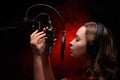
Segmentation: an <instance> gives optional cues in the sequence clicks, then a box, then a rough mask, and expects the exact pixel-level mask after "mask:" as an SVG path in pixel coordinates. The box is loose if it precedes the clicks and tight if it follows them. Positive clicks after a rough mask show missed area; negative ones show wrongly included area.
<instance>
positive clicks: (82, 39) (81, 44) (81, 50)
mask: <svg viewBox="0 0 120 80" xmlns="http://www.w3.org/2000/svg"><path fill="white" fill-rule="evenodd" d="M85 34H86V27H84V26H82V27H80V28H79V29H78V31H77V32H76V36H75V38H74V39H73V40H72V41H71V42H70V45H71V47H70V49H71V56H73V57H83V56H84V55H85V54H86V45H87V40H86V36H85Z"/></svg>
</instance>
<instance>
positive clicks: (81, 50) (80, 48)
mask: <svg viewBox="0 0 120 80" xmlns="http://www.w3.org/2000/svg"><path fill="white" fill-rule="evenodd" d="M73 48H74V49H73V54H74V55H75V56H78V57H80V56H83V55H85V53H86V44H81V43H79V44H76V45H74V47H73Z"/></svg>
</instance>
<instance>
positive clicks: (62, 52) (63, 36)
mask: <svg viewBox="0 0 120 80" xmlns="http://www.w3.org/2000/svg"><path fill="white" fill-rule="evenodd" d="M37 6H44V7H48V8H50V9H52V10H53V11H54V12H55V13H56V14H57V15H58V17H59V19H60V21H61V23H62V41H61V52H60V58H61V60H63V59H64V52H65V41H66V32H65V25H64V20H63V18H62V16H61V14H60V13H59V12H58V11H57V10H56V9H55V8H53V7H52V6H50V5H47V4H35V5H32V6H30V7H29V8H28V9H27V10H26V14H25V16H26V17H25V18H24V20H25V21H28V20H29V18H28V13H29V11H30V9H32V8H33V7H37Z"/></svg>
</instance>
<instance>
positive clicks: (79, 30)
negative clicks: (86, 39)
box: [76, 26, 86, 36]
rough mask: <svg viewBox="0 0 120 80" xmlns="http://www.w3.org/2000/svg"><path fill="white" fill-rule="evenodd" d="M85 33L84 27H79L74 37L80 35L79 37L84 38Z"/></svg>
mask: <svg viewBox="0 0 120 80" xmlns="http://www.w3.org/2000/svg"><path fill="white" fill-rule="evenodd" d="M85 32H86V27H84V26H81V27H80V28H79V29H78V31H77V32H76V35H78V36H79V35H80V36H84V35H85Z"/></svg>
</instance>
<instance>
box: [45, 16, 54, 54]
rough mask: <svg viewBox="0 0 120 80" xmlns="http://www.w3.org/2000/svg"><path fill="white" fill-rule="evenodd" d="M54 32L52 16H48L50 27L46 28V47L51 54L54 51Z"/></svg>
mask: <svg viewBox="0 0 120 80" xmlns="http://www.w3.org/2000/svg"><path fill="white" fill-rule="evenodd" d="M53 35H54V33H53V27H52V24H51V20H50V17H49V16H48V29H47V30H46V37H47V39H46V47H47V48H46V49H47V53H48V54H51V53H52V46H53V43H54V36H53Z"/></svg>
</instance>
